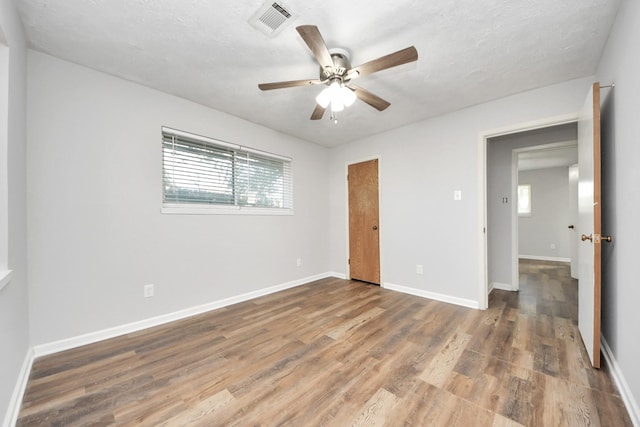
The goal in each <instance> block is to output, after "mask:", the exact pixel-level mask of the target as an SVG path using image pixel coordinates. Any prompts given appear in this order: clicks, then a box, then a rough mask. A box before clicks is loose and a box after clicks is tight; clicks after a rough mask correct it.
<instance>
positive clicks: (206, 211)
mask: <svg viewBox="0 0 640 427" xmlns="http://www.w3.org/2000/svg"><path fill="white" fill-rule="evenodd" d="M160 212H162V213H163V214H170V215H176V214H177V215H267V216H282V215H293V209H269V208H249V207H238V206H184V205H165V206H162V208H161V209H160Z"/></svg>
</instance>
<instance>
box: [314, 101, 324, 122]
mask: <svg viewBox="0 0 640 427" xmlns="http://www.w3.org/2000/svg"><path fill="white" fill-rule="evenodd" d="M324 110H325V109H324V108H322V106H321V105H319V104H316V108H314V110H313V113H311V120H320V119H321V118H322V116H323V115H324Z"/></svg>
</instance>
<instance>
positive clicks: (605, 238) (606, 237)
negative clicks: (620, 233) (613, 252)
mask: <svg viewBox="0 0 640 427" xmlns="http://www.w3.org/2000/svg"><path fill="white" fill-rule="evenodd" d="M602 240H604V241H605V242H607V243H611V242H612V241H613V237H611V236H602Z"/></svg>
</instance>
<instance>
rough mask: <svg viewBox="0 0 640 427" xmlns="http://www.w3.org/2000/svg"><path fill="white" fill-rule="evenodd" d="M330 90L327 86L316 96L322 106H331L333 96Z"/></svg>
mask: <svg viewBox="0 0 640 427" xmlns="http://www.w3.org/2000/svg"><path fill="white" fill-rule="evenodd" d="M329 92H330V91H329V88H328V87H326V88H324V89H322V92H320V93H319V94H318V96H316V102H317V103H318V105H319V106H321V107H322V108H327V107H328V106H329V103H330V102H331V96H330V94H329Z"/></svg>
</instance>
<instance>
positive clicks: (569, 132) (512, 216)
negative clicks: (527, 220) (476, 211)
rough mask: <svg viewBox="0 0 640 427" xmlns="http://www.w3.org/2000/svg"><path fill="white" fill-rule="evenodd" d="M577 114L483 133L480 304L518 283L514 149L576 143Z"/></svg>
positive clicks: (485, 305) (515, 287)
mask: <svg viewBox="0 0 640 427" xmlns="http://www.w3.org/2000/svg"><path fill="white" fill-rule="evenodd" d="M577 119H578V117H577V114H575V115H573V114H572V115H567V116H562V117H557V118H552V119H548V120H545V121H540V122H534V123H530V124H524V125H520V126H513V127H511V128H504V129H500V130H496V131H493V132H487V133H485V134H484V135H481V138H480V142H481V147H480V149H481V154H482V157H481V159H482V163H483V164H482V170H483V173H482V178H483V187H484V188H482V190H483V191H481V194H482V206H483V213H484V216H483V220H482V222H483V230H484V233H483V237H484V239H483V240H482V245H483V247H482V250H481V256H482V258H481V260H480V267H481V284H480V287H479V302H480V304H479V305H480V308H487V307H488V294H489V292H490V291H491V290H492V289H503V290H510V291H514V290H517V289H518V281H519V280H518V271H519V267H518V260H519V258H518V249H517V248H518V241H517V226H518V221H517V205H516V202H517V181H518V168H517V156H515V157H514V150H517V149H521V150H522V149H527V148H530V149H531V148H532V147H536V146H538V147H539V146H543V145H547V146H551V147H552V146H553V145H552V144H555V145H560V146H562V145H570V144H574V143H575V140H576V139H577V124H576V123H577ZM567 225H568V224H566V225H565V227H566V226H567Z"/></svg>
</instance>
